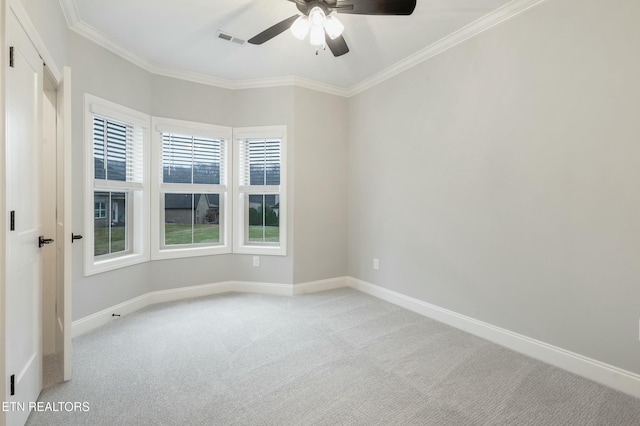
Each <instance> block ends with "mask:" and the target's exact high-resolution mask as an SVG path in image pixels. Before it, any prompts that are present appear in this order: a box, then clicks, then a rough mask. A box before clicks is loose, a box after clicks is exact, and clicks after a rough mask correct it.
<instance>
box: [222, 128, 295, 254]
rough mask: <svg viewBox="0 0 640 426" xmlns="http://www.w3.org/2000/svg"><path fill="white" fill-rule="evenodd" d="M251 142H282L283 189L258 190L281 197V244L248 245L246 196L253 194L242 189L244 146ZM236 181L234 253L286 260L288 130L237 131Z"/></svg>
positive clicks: (234, 144)
mask: <svg viewBox="0 0 640 426" xmlns="http://www.w3.org/2000/svg"><path fill="white" fill-rule="evenodd" d="M248 139H280V185H279V186H270V185H269V186H267V185H262V186H257V185H256V186H255V188H256V189H259V191H260V192H259V193H264V194H277V195H278V196H279V203H280V209H279V214H278V218H279V232H280V235H279V237H280V241H279V242H278V244H259V243H257V244H250V243H248V242H247V241H246V238H245V237H246V235H245V234H246V233H245V224H246V223H247V222H248V221H249V220H248V209H245V207H247V206H246V204H245V203H246V201H245V195H246V194H251V193H252V192H253V191H248V190H247V188H248V187H247V186H242V185H240V173H241V172H242V167H240V144H241V142H242V141H243V140H248ZM232 163H233V165H232V176H233V177H232V181H233V187H232V191H231V197H232V211H233V220H232V222H233V231H232V238H233V253H236V254H255V255H265V256H286V255H287V228H288V227H289V222H288V219H287V216H288V215H287V213H288V211H287V202H288V201H287V200H288V198H287V195H288V194H287V180H288V179H289V177H288V176H289V169H288V168H287V126H286V125H281V126H259V127H236V128H234V129H233V161H232Z"/></svg>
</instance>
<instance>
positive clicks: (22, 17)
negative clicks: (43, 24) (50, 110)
mask: <svg viewBox="0 0 640 426" xmlns="http://www.w3.org/2000/svg"><path fill="white" fill-rule="evenodd" d="M9 7H10V8H11V10H13V13H14V14H15V15H16V18H18V22H20V25H22V28H24V30H25V32H26V33H27V36H28V37H29V39H30V40H31V43H33V45H34V46H35V48H36V50H37V51H38V54H40V57H41V58H42V60H43V61H44V63H45V64H46V65H47V68H49V71H51V75H52V76H53V78H54V79H55V80H56V85H58V84H60V82H61V81H62V72H60V68H59V67H58V64H56V61H54V60H53V55H52V54H51V52H50V51H49V49H47V45H46V44H45V42H44V41H43V40H42V37H40V34H39V33H38V30H37V29H36V27H35V25H33V21H31V18H29V14H28V13H27V11H26V10H25V9H24V6H22V3H21V2H20V1H19V0H9Z"/></svg>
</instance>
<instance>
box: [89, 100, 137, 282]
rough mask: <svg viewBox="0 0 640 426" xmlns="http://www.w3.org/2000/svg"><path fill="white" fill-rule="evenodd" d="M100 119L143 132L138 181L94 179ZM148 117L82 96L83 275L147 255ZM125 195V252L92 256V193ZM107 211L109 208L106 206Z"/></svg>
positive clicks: (115, 266)
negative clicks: (95, 129)
mask: <svg viewBox="0 0 640 426" xmlns="http://www.w3.org/2000/svg"><path fill="white" fill-rule="evenodd" d="M96 115H97V116H101V117H104V118H106V119H112V120H114V121H119V122H122V123H126V124H128V125H131V126H133V127H134V128H136V129H138V130H139V131H141V132H142V139H141V144H142V146H141V147H140V148H141V155H142V161H141V163H140V167H141V170H139V171H138V172H139V173H140V179H141V181H140V182H126V181H125V182H121V181H115V180H102V179H95V174H94V172H95V169H94V140H93V118H94V116H96ZM149 123H150V116H149V115H148V114H144V113H142V112H139V111H136V110H134V109H131V108H128V107H125V106H123V105H120V104H117V103H115V102H111V101H108V100H106V99H103V98H99V97H97V96H94V95H91V94H89V93H85V94H84V143H83V148H84V176H85V179H84V197H85V204H84V205H85V207H84V216H85V218H84V234H85V244H84V254H85V256H84V275H85V276H90V275H94V274H98V273H102V272H107V271H111V270H115V269H119V268H124V267H127V266H132V265H136V264H139V263H143V262H147V261H149V259H150V256H149V219H148V217H149V125H150V124H149ZM101 191H103V192H126V193H128V194H129V195H128V204H129V206H128V209H127V210H128V212H127V214H128V217H127V221H128V223H127V224H128V227H129V229H128V232H129V234H128V238H129V247H128V250H127V251H125V252H118V253H110V254H107V255H101V256H95V255H94V244H95V238H94V236H95V229H94V221H95V219H96V218H95V204H94V193H95V192H101ZM106 208H107V210H108V209H110V206H106ZM107 216H108V215H107Z"/></svg>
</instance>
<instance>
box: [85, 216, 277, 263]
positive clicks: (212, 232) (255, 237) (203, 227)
mask: <svg viewBox="0 0 640 426" xmlns="http://www.w3.org/2000/svg"><path fill="white" fill-rule="evenodd" d="M164 226H165V227H164V241H165V242H164V243H165V245H167V246H169V245H180V244H203V243H219V242H220V226H219V225H217V224H215V225H214V224H196V225H195V226H194V229H193V240H192V233H191V225H190V224H182V223H165V225H164ZM125 231H126V228H125V227H124V226H114V227H112V228H111V251H109V228H106V227H105V228H96V229H95V230H94V240H93V243H94V250H93V254H94V256H100V255H104V254H109V253H118V252H121V251H125V250H126V235H125ZM263 231H264V235H263ZM279 241H280V228H279V227H278V226H264V227H263V226H262V225H250V226H249V242H252V243H277V242H279Z"/></svg>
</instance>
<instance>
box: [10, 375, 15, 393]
mask: <svg viewBox="0 0 640 426" xmlns="http://www.w3.org/2000/svg"><path fill="white" fill-rule="evenodd" d="M10 380H11V396H13V395H15V394H16V375H15V374H12V375H11V379H10Z"/></svg>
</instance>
